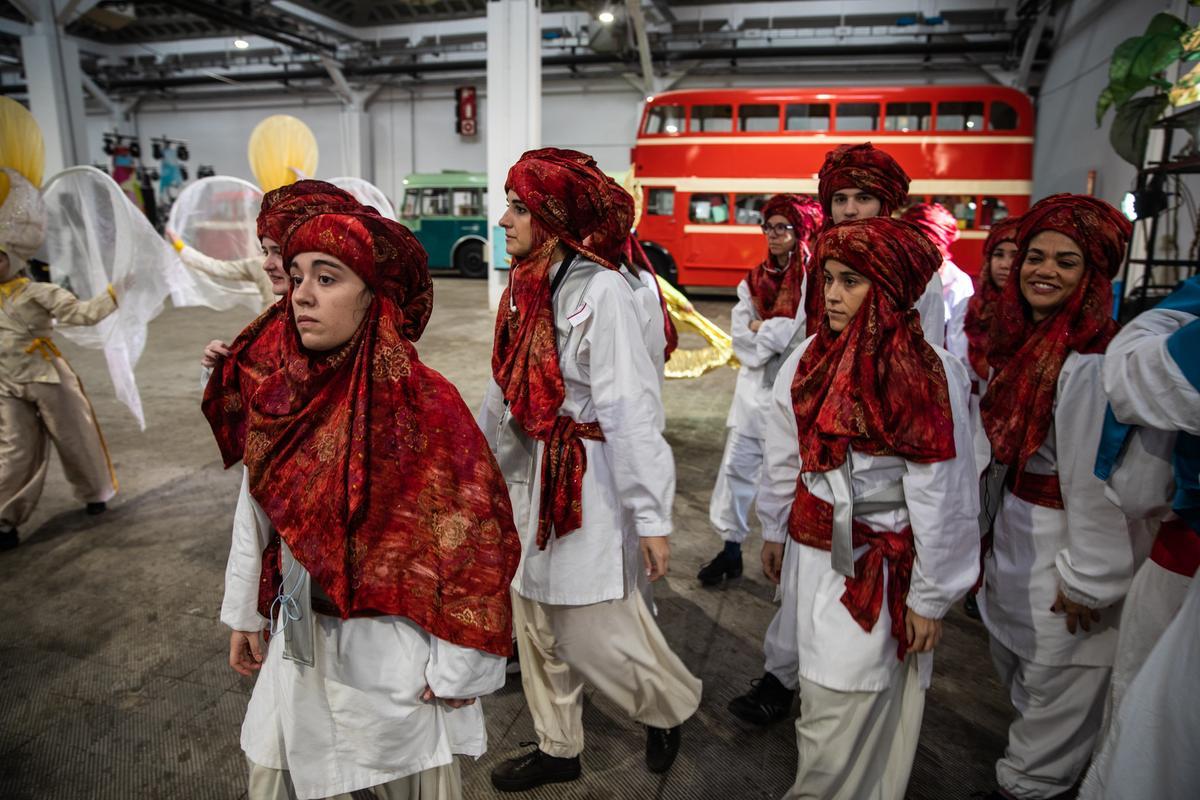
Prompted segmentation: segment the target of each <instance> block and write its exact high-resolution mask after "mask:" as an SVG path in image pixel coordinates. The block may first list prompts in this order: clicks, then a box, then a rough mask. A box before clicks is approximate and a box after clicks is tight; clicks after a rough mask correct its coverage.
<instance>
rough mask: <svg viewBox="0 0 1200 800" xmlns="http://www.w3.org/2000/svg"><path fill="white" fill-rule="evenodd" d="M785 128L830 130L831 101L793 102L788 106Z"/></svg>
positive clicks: (790, 129) (791, 129)
mask: <svg viewBox="0 0 1200 800" xmlns="http://www.w3.org/2000/svg"><path fill="white" fill-rule="evenodd" d="M784 130H787V131H827V130H829V103H792V104H791V105H789V106H788V107H787V117H786V119H785V121H784Z"/></svg>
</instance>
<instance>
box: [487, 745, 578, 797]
mask: <svg viewBox="0 0 1200 800" xmlns="http://www.w3.org/2000/svg"><path fill="white" fill-rule="evenodd" d="M521 746H522V747H533V748H534V749H533V750H530V751H529V752H528V753H526V754H525V755H522V756H517V757H516V758H510V759H508V760H507V761H504V762H501V763H500V765H499V766H497V767H496V768H495V769H493V770H492V786H495V787H496V788H497V789H499V790H500V791H502V792H524V791H526V790H527V789H534V788H537V787H538V786H542V785H544V784H547V783H566V782H567V781H573V780H575V779H576V778H578V777H579V756H575V757H573V758H556V757H554V756H548V755H546V754H545V753H543V752H542V751H541V750H539V749H538V748H537V746H536V744H535V743H534V742H521Z"/></svg>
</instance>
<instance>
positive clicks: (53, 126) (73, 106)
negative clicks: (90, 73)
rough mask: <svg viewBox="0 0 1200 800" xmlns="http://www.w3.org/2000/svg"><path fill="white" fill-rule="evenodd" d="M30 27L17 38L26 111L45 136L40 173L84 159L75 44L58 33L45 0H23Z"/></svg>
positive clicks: (51, 8) (85, 150)
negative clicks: (30, 15) (26, 2)
mask: <svg viewBox="0 0 1200 800" xmlns="http://www.w3.org/2000/svg"><path fill="white" fill-rule="evenodd" d="M29 5H30V6H31V10H32V11H33V12H34V13H36V14H37V17H38V18H37V19H36V20H35V21H34V22H33V32H32V33H30V34H29V35H28V36H22V37H21V61H22V64H23V66H24V69H25V80H26V85H27V86H28V88H29V110H30V111H31V112H32V113H33V116H34V119H36V120H37V121H38V125H39V126H40V127H41V129H42V136H43V138H44V139H45V140H46V175H47V176H50V175H54V174H55V173H57V172H60V171H62V170H63V169H65V168H67V167H73V166H75V165H76V164H86V163H87V161H88V147H87V120H86V117H85V115H84V105H83V79H82V71H81V70H80V68H79V46H78V45H76V44H75V42H73V41H71V40H70V39H68V38H67V37H66V36H64V35H63V32H62V29H61V28H60V27H59V25H58V22H57V20H56V19H55V11H54V4H53V3H52V2H51V0H35V1H34V2H31V3H29Z"/></svg>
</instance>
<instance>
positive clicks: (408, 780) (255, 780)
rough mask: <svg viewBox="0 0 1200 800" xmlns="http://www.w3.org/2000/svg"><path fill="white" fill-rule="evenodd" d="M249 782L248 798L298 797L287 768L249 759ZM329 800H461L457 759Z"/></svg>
mask: <svg viewBox="0 0 1200 800" xmlns="http://www.w3.org/2000/svg"><path fill="white" fill-rule="evenodd" d="M246 763H247V764H248V765H249V767H250V784H249V790H248V791H247V793H246V800H296V790H295V789H294V788H293V787H292V780H291V778H290V777H289V775H288V772H287V770H284V769H271V768H270V767H264V766H262V765H260V764H255V763H254V762H253V761H250V760H249V759H247V760H246ZM329 800H462V775H461V774H460V772H459V769H458V759H457V758H456V759H454V760H453V761H451V762H450V763H449V764H443V765H442V766H440V767H433V768H432V769H427V770H424V771H422V772H417V773H414V774H412V775H405V776H404V777H403V778H397V779H396V780H394V781H390V782H388V783H385V784H383V785H381V786H375V787H372V788H370V789H359V790H357V791H353V792H349V793H347V794H339V795H335V796H334V797H332V798H329Z"/></svg>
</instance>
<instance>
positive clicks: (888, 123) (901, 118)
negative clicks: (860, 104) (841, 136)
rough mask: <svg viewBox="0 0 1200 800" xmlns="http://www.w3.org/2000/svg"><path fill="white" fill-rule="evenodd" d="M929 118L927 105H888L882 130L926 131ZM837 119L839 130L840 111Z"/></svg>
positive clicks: (931, 114) (930, 113) (902, 131)
mask: <svg viewBox="0 0 1200 800" xmlns="http://www.w3.org/2000/svg"><path fill="white" fill-rule="evenodd" d="M931 116H933V113H932V107H931V106H930V104H929V103H888V104H887V117H886V118H885V119H884V121H883V128H884V130H888V131H897V132H899V133H908V132H909V131H927V130H929V118H930V117H931ZM838 119H839V124H838V127H839V128H840V127H842V126H841V123H840V119H841V109H839V110H838ZM843 130H844V129H843Z"/></svg>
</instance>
